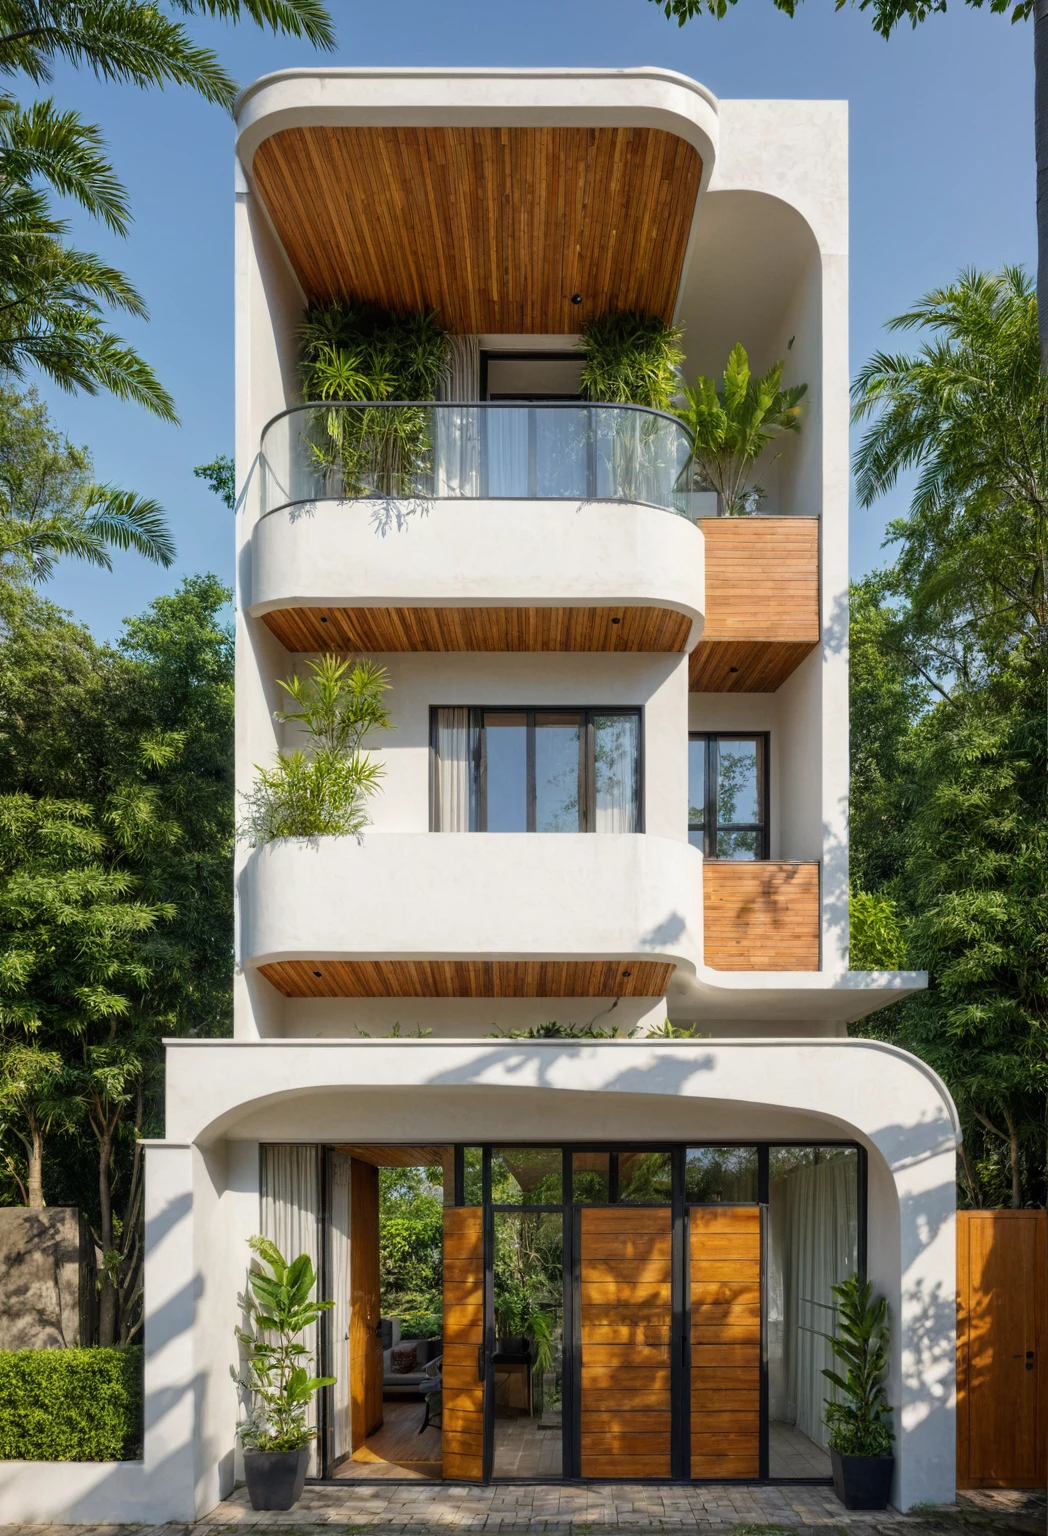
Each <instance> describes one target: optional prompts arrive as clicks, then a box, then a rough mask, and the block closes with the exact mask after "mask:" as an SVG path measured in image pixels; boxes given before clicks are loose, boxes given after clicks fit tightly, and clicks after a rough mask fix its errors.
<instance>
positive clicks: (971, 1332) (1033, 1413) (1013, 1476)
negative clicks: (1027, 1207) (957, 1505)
mask: <svg viewBox="0 0 1048 1536" xmlns="http://www.w3.org/2000/svg"><path fill="white" fill-rule="evenodd" d="M1046 1233H1048V1216H1046V1214H1045V1212H1044V1211H958V1212H957V1486H958V1487H959V1488H1043V1487H1044V1485H1045V1477H1046V1473H1048V1465H1046V1445H1045V1440H1046V1432H1048V1403H1046V1396H1048V1371H1046V1370H1045V1366H1044V1360H1043V1355H1044V1349H1045V1346H1046V1344H1048V1337H1046V1331H1048V1330H1046V1315H1045V1314H1046V1289H1045V1243H1046Z"/></svg>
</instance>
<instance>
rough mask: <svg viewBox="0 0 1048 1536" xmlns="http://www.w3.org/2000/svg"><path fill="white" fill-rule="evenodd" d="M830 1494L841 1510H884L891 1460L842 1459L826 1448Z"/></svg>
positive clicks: (863, 1457) (889, 1481)
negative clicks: (828, 1451)
mask: <svg viewBox="0 0 1048 1536" xmlns="http://www.w3.org/2000/svg"><path fill="white" fill-rule="evenodd" d="M830 1462H831V1465H832V1467H833V1491H834V1493H835V1494H836V1495H837V1497H838V1498H839V1499H840V1501H841V1503H842V1504H843V1505H844V1507H845V1509H887V1508H888V1495H889V1494H890V1493H891V1487H892V1472H893V1471H894V1469H895V1457H894V1456H842V1455H841V1453H840V1451H835V1450H834V1449H833V1447H832V1446H831V1447H830Z"/></svg>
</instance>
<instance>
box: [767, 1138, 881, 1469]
mask: <svg viewBox="0 0 1048 1536" xmlns="http://www.w3.org/2000/svg"><path fill="white" fill-rule="evenodd" d="M768 1162H769V1168H768V1172H769V1188H768V1225H767V1233H768V1238H767V1309H768V1417H769V1421H770V1422H769V1453H770V1467H769V1470H770V1473H771V1476H772V1477H828V1476H829V1475H830V1462H829V1456H828V1455H827V1453H826V1444H827V1440H826V1429H825V1426H824V1424H823V1406H824V1402H825V1400H826V1398H827V1397H829V1398H831V1399H832V1398H833V1397H834V1389H833V1388H832V1387H831V1385H830V1383H829V1382H828V1381H826V1379H825V1377H824V1376H823V1374H822V1372H823V1369H824V1368H825V1367H826V1366H830V1367H833V1366H834V1365H835V1361H834V1358H833V1354H832V1351H831V1349H830V1346H829V1342H828V1340H827V1338H826V1335H827V1334H832V1333H833V1331H834V1327H835V1322H836V1305H835V1302H834V1298H833V1292H832V1287H833V1286H834V1285H838V1284H839V1283H840V1282H841V1281H842V1280H844V1279H846V1278H847V1276H848V1275H850V1274H852V1273H854V1271H855V1268H856V1264H857V1262H858V1232H859V1223H858V1199H859V1180H858V1167H859V1158H858V1153H857V1151H856V1150H855V1148H854V1147H772V1148H771V1149H770V1153H769V1159H768Z"/></svg>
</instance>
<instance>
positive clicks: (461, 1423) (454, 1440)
mask: <svg viewBox="0 0 1048 1536" xmlns="http://www.w3.org/2000/svg"><path fill="white" fill-rule="evenodd" d="M443 1329H444V1363H443V1366H442V1368H441V1377H442V1380H443V1399H444V1402H443V1432H442V1434H441V1441H442V1444H443V1452H444V1477H445V1479H447V1480H449V1481H453V1482H454V1481H462V1482H477V1481H479V1480H480V1478H482V1477H483V1476H484V1384H483V1380H482V1379H481V1375H480V1371H479V1367H478V1360H479V1351H480V1349H481V1347H482V1346H483V1343H484V1212H483V1209H482V1208H481V1207H480V1206H459V1207H447V1208H445V1211H444V1321H443Z"/></svg>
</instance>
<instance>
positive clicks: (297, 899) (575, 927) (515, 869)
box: [240, 832, 702, 972]
mask: <svg viewBox="0 0 1048 1536" xmlns="http://www.w3.org/2000/svg"><path fill="white" fill-rule="evenodd" d="M701 953H702V856H701V854H699V852H698V851H697V850H696V849H694V848H692V847H690V846H689V845H688V844H687V843H685V842H676V841H673V840H672V839H670V838H665V837H650V836H643V835H628V834H614V833H608V834H596V833H594V834H592V835H587V834H585V833H578V834H575V835H570V834H565V835H558V834H555V833H532V834H530V835H528V836H524V837H522V836H518V835H515V834H512V833H497V832H473V833H461V834H460V833H454V832H449V833H429V832H422V833H374V832H369V833H365V834H364V836H363V837H362V838H361V839H360V841H357V839H355V838H326V837H325V838H317V839H315V840H311V841H306V840H301V841H299V840H295V841H282V842H275V843H268V844H267V845H266V846H265V847H263V848H259V849H256V850H255V852H254V853H253V854H252V855H251V857H250V859H249V860H248V862H247V865H246V867H245V869H244V871H243V873H242V875H241V956H240V958H241V960H242V962H243V963H244V964H245V965H259V964H262V963H265V962H266V961H272V960H294V959H301V958H303V957H308V958H310V959H317V958H319V959H329V960H332V959H353V958H357V959H367V960H379V959H409V958H414V957H417V958H426V959H464V960H469V959H476V960H486V959H519V960H530V959H565V960H574V959H579V960H582V959H587V958H592V959H602V958H605V957H606V958H608V959H620V958H633V959H637V960H663V959H664V960H669V961H672V962H673V963H674V964H676V965H679V966H683V967H685V968H686V969H688V970H689V971H692V972H693V971H694V970H695V968H696V966H697V965H698V963H699V959H700V956H701Z"/></svg>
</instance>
